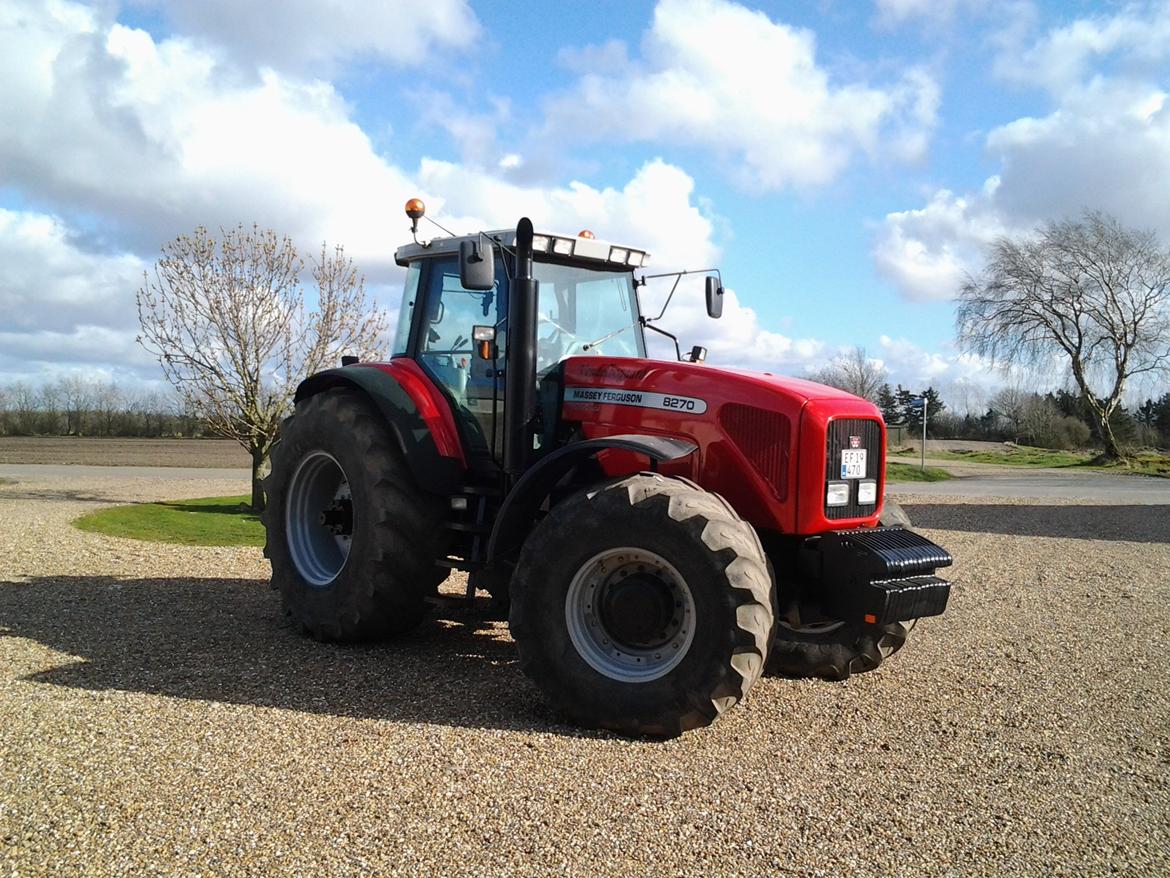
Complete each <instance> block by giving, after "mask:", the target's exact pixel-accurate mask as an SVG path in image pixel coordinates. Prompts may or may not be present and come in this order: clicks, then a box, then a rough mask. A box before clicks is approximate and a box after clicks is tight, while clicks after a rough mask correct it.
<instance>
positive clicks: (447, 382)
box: [418, 257, 504, 448]
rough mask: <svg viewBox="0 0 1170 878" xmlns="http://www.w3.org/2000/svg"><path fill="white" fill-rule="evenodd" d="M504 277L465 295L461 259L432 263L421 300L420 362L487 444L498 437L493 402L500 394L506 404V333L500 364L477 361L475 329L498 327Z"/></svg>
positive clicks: (500, 340)
mask: <svg viewBox="0 0 1170 878" xmlns="http://www.w3.org/2000/svg"><path fill="white" fill-rule="evenodd" d="M503 276H504V272H503V271H502V269H498V270H497V271H496V277H497V280H496V285H495V287H493V288H492V289H491V290H486V291H479V290H465V289H464V288H463V286H462V284H460V282H459V263H458V260H457V259H454V258H447V257H444V258H441V259H435V260H431V261H430V263H429V266H428V270H427V271H426V272H425V274H424V278H425V281H424V283H425V285H426V289H425V294H424V295H423V296H422V297H421V300H420V302H421V304H422V307H423V308H424V313H423V314H422V320H421V326H420V328H419V343H418V359H419V361H420V362H421V363H422V364H423V366H424V367H425V368H426V369H427V371H428V372H430V373H431V375H432V376H433V377H434V379H435V380H436V381H437V382H439V383H440V384H442V385H443V387H444V388H446V390H447V392H448V393H449V394H450V396H451V397H452V398H453V399H454V401H455V404H456V416H457V417H460V418H461V419H462V420H463V421H464V423H465V424H466V425H467V426H468V427H469V428H470V429H471V432H472V433H474V434H479V436H482V437H483V438H484V439H485V440H486V439H487V438H488V437H490V435H491V434H492V433H493V432H498V431H493V430H492V423H491V416H492V408H493V407H492V400H493V396H494V395H495V394H496V393H497V392H498V393H499V394H500V396H501V398H502V394H503V383H504V382H503V381H502V380H499V379H500V377H501V376H502V370H503V364H504V333H502V332H501V333H500V335H499V337H498V349H499V350H498V353H499V356H498V358H497V359H495V360H483V359H480V358H479V357H477V356H476V355H475V345H474V342H473V341H472V329H473V327H475V326H483V325H490V326H494V325H496V324H497V323H499V320H500V317H501V315H502V310H501V309H502V308H503V307H504V306H503V305H502V304H501V287H500V281H499V278H501V277H503ZM497 370H500V375H499V376H498V375H497V374H496V372H497ZM496 411H497V414H498V413H499V412H500V411H502V404H501V400H497V401H496ZM476 444H479V443H478V442H476ZM485 448H486V445H485Z"/></svg>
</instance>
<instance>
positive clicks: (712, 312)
mask: <svg viewBox="0 0 1170 878" xmlns="http://www.w3.org/2000/svg"><path fill="white" fill-rule="evenodd" d="M722 314H723V287H721V286H719V278H717V277H714V276H713V275H708V276H707V316H708V317H711V318H712V319H718V318H719V317H721V316H722Z"/></svg>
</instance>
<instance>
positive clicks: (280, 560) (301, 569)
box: [263, 390, 444, 641]
mask: <svg viewBox="0 0 1170 878" xmlns="http://www.w3.org/2000/svg"><path fill="white" fill-rule="evenodd" d="M264 486H265V491H266V493H267V495H268V507H267V510H266V512H265V514H264V516H263V518H264V524H265V528H266V530H267V537H268V542H267V545H266V547H265V554H266V555H268V557H269V560H270V561H271V563H272V586H273V588H275V589H276V590H278V591H279V592H280V595H281V601H282V604H283V607H284V610H285V613H286V614H287V615H288V616H289V617H290V618H291V619H292V620H293V621H294V622H295V623H297V624H299V625H300V626H301V627H302V628H303V629H304V630H306V631H307V632H309V633H310V634H312V635H313V636H314V637H316V638H318V639H320V640H332V641H353V640H365V639H370V638H374V637H381V636H385V635H392V634H400V633H402V632H405V631H408V630H410V629H411V628H414V627H415V626H416V625H417V624H418V623H419V622H420V621H421V620H422V618H423V616H424V615H425V610H426V604H425V597H426V595H427V594H428V593H429V592H431V591H433V590H434V587H435V586H436V585H437V584H438V581H439V579H441V573H440V571H439V568H437V567H436V566H435V564H434V561H435V559H436V558H437V557H438V556H439V553H440V552H441V548H442V547H441V546H440V545H439V537H438V535H439V534H441V533H442V517H443V511H444V510H443V504H442V501H441V499H440V498H437V497H433V496H431V495H429V494H426V493H424V492H422V491H420V490H419V489H418V488H416V487H415V485H414V483H413V482H412V480H411V475H410V473H409V472H408V470H407V468H406V464H405V461H404V460H403V458H402V455H401V453H400V452H399V450H398V448H397V446H396V445H395V444H394V441H393V439H392V438H391V436H390V434H389V432H388V430H387V429H386V427H385V425H384V423H383V422H382V420H381V417H380V416H379V414H378V413H377V412H376V410H375V409H374V408H373V407H372V406H371V405H370V403H369V402H368V400H366V398H365V397H364V396H362V395H361V394H359V393H355V392H352V391H346V390H330V391H326V392H324V393H321V394H318V395H316V396H313V397H310V398H309V399H307V400H306V401H304V402H303V403H301V404H300V405H298V406H297V411H296V414H295V415H294V416H293V417H292V418H290V419H288V420H287V421H286V422H285V424H284V426H283V427H282V428H281V437H280V441H279V442H277V444H276V445H275V446H274V447H273V449H272V472H271V473H270V475H269V476H268V478H267V479H266V480H265V483H264Z"/></svg>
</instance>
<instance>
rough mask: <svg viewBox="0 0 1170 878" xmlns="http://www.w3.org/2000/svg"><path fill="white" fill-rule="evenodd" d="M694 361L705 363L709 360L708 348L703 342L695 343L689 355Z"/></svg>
mask: <svg viewBox="0 0 1170 878" xmlns="http://www.w3.org/2000/svg"><path fill="white" fill-rule="evenodd" d="M687 359H688V360H690V361H691V362H692V363H703V362H706V360H707V349H706V348H705V347H703V346H702V345H701V344H697V345H695V346H694V347H693V348H691V352H690V354H689V355H688V357H687Z"/></svg>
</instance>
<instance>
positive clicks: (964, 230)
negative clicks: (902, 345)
mask: <svg viewBox="0 0 1170 878" xmlns="http://www.w3.org/2000/svg"><path fill="white" fill-rule="evenodd" d="M997 188H998V180H997V179H995V178H993V179H992V180H989V181H988V185H987V186H986V187H985V188H984V190H983V191H982V192H979V193H975V194H973V195H971V196H967V197H961V196H957V195H955V194H954V193H953V192H950V191H947V190H945V189H944V190H940V191H938V192H936V193H935V194H934V196H933V197H932V198H931V200H930V202H929V203H928V204H927V205H926V206H925V207H923V208H920V209H918V210H904V211H898V212H895V213H890V214H887V215H886V218H885V222H884V223H883V224H882V227H881V229H880V231H879V233H878V240H877V242H876V243H875V245H874V248H873V258H874V263H875V265H876V266H877V269H878V271H879V272H880V273H881V274H882V275H884V276H885V277H887V278H889V279H890V280H891V281H892V282H893V283H894V284H895V285H896V286H897V287H898V288H899V289H900V290H901V291H902V293H903V294H904V295H905V296H906V297H907V298H909V299H911V300H914V301H931V300H938V299H950V298H952V297H953V296H954V295H955V294H956V293H957V292H958V290H959V287H960V286H961V285H962V283H963V281H964V279H965V277H966V276H967V275H968V274H974V273H976V272H977V271H978V269H979V266H980V264H981V263H982V260H983V256H984V252H985V248H986V246H987V245H988V244H990V243H991V242H992V241H993V240H994V239H995V238H996V237H997V236H999V235H1002V234H1005V233H1006V232H1007V229H1005V228H1004V226H1003V223H1002V221H1001V220H1000V219H999V217H998V216H997V214H996V212H995V211H994V210H993V209H992V206H991V201H992V200H993V199H994V196H995V192H996V190H997Z"/></svg>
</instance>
